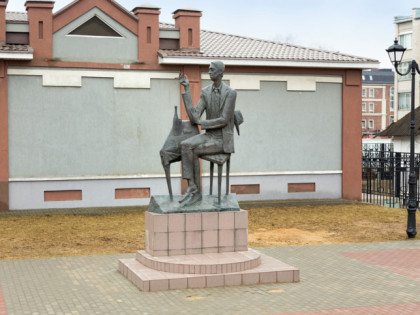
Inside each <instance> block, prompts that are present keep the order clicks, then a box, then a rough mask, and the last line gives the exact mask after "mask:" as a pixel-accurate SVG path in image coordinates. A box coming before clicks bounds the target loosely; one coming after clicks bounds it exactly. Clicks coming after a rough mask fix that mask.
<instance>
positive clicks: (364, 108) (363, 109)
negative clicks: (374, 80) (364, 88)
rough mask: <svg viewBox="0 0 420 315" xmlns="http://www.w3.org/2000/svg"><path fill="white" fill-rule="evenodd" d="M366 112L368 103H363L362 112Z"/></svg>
mask: <svg viewBox="0 0 420 315" xmlns="http://www.w3.org/2000/svg"><path fill="white" fill-rule="evenodd" d="M365 111H366V103H362V112H365Z"/></svg>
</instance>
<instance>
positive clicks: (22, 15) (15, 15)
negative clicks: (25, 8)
mask: <svg viewBox="0 0 420 315" xmlns="http://www.w3.org/2000/svg"><path fill="white" fill-rule="evenodd" d="M6 21H7V22H28V15H27V14H26V12H15V11H6Z"/></svg>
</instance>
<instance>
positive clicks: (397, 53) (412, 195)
mask: <svg viewBox="0 0 420 315" xmlns="http://www.w3.org/2000/svg"><path fill="white" fill-rule="evenodd" d="M386 51H387V52H388V55H389V59H390V60H391V62H392V64H393V65H394V68H395V71H396V72H397V73H398V74H399V75H407V74H408V73H409V72H410V70H411V121H410V130H411V135H410V136H411V137H410V176H409V177H408V185H409V197H408V207H407V212H408V216H407V235H408V238H414V237H415V236H416V234H417V229H416V210H417V198H416V185H417V176H416V171H415V170H414V125H415V121H414V94H415V76H416V71H417V73H419V74H420V70H419V66H418V64H417V62H416V61H415V60H413V61H411V62H410V64H409V66H408V69H407V71H406V72H405V73H401V72H399V71H398V65H399V64H400V63H401V60H402V57H403V55H404V52H405V48H404V47H403V46H401V45H399V44H398V40H397V39H395V41H394V45H392V46H390V47H389V48H388V49H387V50H386Z"/></svg>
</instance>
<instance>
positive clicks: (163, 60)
mask: <svg viewBox="0 0 420 315" xmlns="http://www.w3.org/2000/svg"><path fill="white" fill-rule="evenodd" d="M214 60H220V61H222V62H223V63H224V64H225V65H227V66H254V67H258V66H262V67H293V68H330V69H331V68H332V69H378V68H379V62H378V63H375V62H361V63H346V62H314V61H282V60H241V59H223V58H214V59H208V58H179V57H176V58H175V57H160V56H159V64H164V65H171V64H178V65H179V64H185V65H209V64H210V63H211V62H212V61H214Z"/></svg>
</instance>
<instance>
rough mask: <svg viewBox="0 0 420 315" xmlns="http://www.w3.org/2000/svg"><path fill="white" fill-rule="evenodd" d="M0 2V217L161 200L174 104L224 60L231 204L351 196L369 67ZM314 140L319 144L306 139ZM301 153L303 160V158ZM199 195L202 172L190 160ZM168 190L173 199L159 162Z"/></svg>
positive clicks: (151, 24)
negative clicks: (230, 114)
mask: <svg viewBox="0 0 420 315" xmlns="http://www.w3.org/2000/svg"><path fill="white" fill-rule="evenodd" d="M7 2H8V1H7V0H6V1H5V0H2V1H0V41H1V45H0V209H5V210H7V209H9V210H19V209H37V208H75V207H103V206H105V207H110V206H117V207H119V206H133V205H146V204H148V202H149V197H150V196H151V195H162V194H167V193H168V192H167V187H166V180H165V175H164V171H163V168H162V166H161V162H160V157H159V150H160V148H161V147H162V145H163V143H164V140H165V139H166V137H167V135H168V133H169V131H170V129H171V127H172V117H173V111H174V106H178V108H181V117H183V119H187V115H186V113H185V110H184V108H183V106H181V105H182V104H181V91H182V90H181V87H180V84H179V81H178V76H179V73H180V72H182V73H185V74H187V75H188V78H189V81H190V86H191V92H192V97H193V100H194V102H197V101H198V98H199V96H200V91H201V88H202V87H204V86H206V85H208V84H210V83H211V81H210V80H209V76H208V73H207V72H208V67H209V64H210V62H211V61H214V60H221V61H223V62H224V63H225V65H226V71H225V75H224V80H225V82H226V83H227V84H229V85H230V86H231V87H233V88H234V89H236V90H237V93H238V95H237V102H236V109H239V110H241V112H242V113H243V115H244V118H245V123H244V124H243V125H242V126H241V135H240V137H239V136H237V135H235V149H236V153H235V154H233V156H232V159H231V161H232V162H231V178H230V183H231V187H230V188H231V191H232V192H236V193H237V194H238V199H239V200H264V199H301V198H345V199H355V200H358V199H360V197H361V162H360V161H361V139H360V132H361V128H360V121H361V112H360V103H361V91H362V82H361V77H362V75H361V72H362V69H366V68H372V67H376V66H377V64H378V62H377V61H376V60H370V59H367V58H360V57H354V56H349V55H345V54H339V53H335V52H328V51H322V50H316V49H311V48H306V47H300V46H293V45H286V44H281V43H276V42H270V41H264V40H258V39H252V38H248V37H241V36H236V35H228V34H224V33H217V32H211V31H205V30H201V29H200V19H201V16H202V12H200V11H198V10H195V9H191V8H187V9H179V10H176V11H175V12H173V19H174V21H173V24H167V23H162V22H160V21H159V14H160V9H159V8H157V7H154V6H151V5H142V6H139V7H136V8H134V9H133V10H132V11H128V10H127V9H126V8H124V7H122V6H121V5H119V4H118V3H117V2H116V1H112V0H97V1H91V0H76V1H73V2H71V3H69V5H68V6H66V7H64V8H63V9H61V10H59V11H57V12H54V13H53V7H54V2H53V1H45V0H43V1H40V0H27V1H26V12H7V10H6V9H7ZM320 144H322V145H320ZM309 157H310V158H309ZM202 172H203V179H202V189H203V191H204V193H206V192H207V191H208V190H209V166H208V165H207V163H205V162H203V163H202ZM172 179H173V181H172V186H173V187H172V188H173V190H174V194H180V193H182V191H183V185H184V184H183V181H182V180H181V174H180V167H179V166H178V167H176V166H173V167H172Z"/></svg>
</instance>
